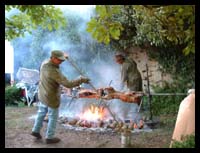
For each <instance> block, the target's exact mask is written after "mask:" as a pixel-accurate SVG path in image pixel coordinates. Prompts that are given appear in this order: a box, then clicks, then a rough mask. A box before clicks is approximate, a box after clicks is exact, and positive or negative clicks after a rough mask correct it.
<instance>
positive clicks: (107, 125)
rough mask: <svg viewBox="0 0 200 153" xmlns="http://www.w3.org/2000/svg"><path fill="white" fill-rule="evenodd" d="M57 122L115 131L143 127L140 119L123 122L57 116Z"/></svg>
mask: <svg viewBox="0 0 200 153" xmlns="http://www.w3.org/2000/svg"><path fill="white" fill-rule="evenodd" d="M58 122H59V123H60V124H66V125H71V126H74V127H86V128H104V129H111V130H113V131H115V132H123V131H124V130H129V131H133V130H134V129H143V127H144V121H143V120H142V119H141V120H139V121H138V122H133V121H130V122H129V123H125V122H122V121H119V122H118V121H115V120H111V119H110V120H109V121H102V120H97V121H95V122H94V121H88V120H83V119H77V118H67V117H63V116H61V117H59V120H58Z"/></svg>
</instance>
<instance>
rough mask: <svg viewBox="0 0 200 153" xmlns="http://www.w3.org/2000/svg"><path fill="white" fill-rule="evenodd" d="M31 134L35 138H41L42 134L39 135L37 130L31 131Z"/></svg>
mask: <svg viewBox="0 0 200 153" xmlns="http://www.w3.org/2000/svg"><path fill="white" fill-rule="evenodd" d="M31 135H32V136H34V137H36V138H37V139H42V136H41V135H40V133H37V132H31Z"/></svg>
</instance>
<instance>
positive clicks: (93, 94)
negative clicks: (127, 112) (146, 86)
mask: <svg viewBox="0 0 200 153" xmlns="http://www.w3.org/2000/svg"><path fill="white" fill-rule="evenodd" d="M78 95H79V98H96V99H99V98H102V99H105V100H110V99H120V100H122V101H123V102H128V103H137V104H138V105H139V104H140V101H141V96H142V93H136V92H134V91H130V92H119V91H115V90H114V88H113V87H107V88H100V89H97V91H94V90H90V89H82V90H80V91H79V92H78Z"/></svg>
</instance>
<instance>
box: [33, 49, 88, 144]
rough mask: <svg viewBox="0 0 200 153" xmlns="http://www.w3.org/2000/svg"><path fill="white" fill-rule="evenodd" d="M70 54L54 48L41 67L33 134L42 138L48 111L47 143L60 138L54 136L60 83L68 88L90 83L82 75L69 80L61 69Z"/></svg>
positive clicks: (54, 141)
mask: <svg viewBox="0 0 200 153" xmlns="http://www.w3.org/2000/svg"><path fill="white" fill-rule="evenodd" d="M67 58H68V56H67V55H66V54H64V52H62V51H59V50H54V51H52V52H51V57H50V59H49V60H47V61H44V62H43V63H42V64H41V67H40V82H39V91H38V98H39V101H40V103H39V110H38V114H37V118H36V120H35V124H34V127H33V129H32V133H31V135H32V136H34V137H36V138H37V139H41V138H42V136H41V135H40V129H41V128H42V123H43V120H44V118H45V116H46V114H47V113H48V125H47V131H46V143H47V144H50V143H57V142H59V141H60V139H59V138H57V137H54V134H55V129H56V123H57V119H58V109H59V105H60V94H61V91H60V85H63V86H65V87H67V88H72V87H76V86H79V85H80V84H82V83H89V81H90V80H89V79H88V78H85V77H80V78H79V79H76V80H68V79H67V77H65V76H64V75H63V74H62V72H61V71H60V69H59V65H60V64H61V63H62V62H63V61H65V59H67Z"/></svg>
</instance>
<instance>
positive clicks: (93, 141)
mask: <svg viewBox="0 0 200 153" xmlns="http://www.w3.org/2000/svg"><path fill="white" fill-rule="evenodd" d="M36 112H37V107H6V108H5V148H122V146H121V135H120V134H119V133H113V132H104V133H103V132H102V133H99V132H95V131H92V132H91V131H75V130H70V129H66V128H65V127H64V126H63V125H62V124H59V123H58V125H57V129H56V136H57V137H59V138H61V142H59V143H57V144H46V143H45V139H44V136H45V130H46V126H47V123H46V122H44V124H43V125H44V126H43V128H42V131H41V135H42V136H43V139H42V140H36V139H35V138H34V137H32V136H31V135H30V133H31V129H32V126H33V124H34V119H30V117H31V116H33V115H36ZM171 136H172V130H168V129H167V128H157V129H153V131H152V132H139V133H132V137H131V146H129V148H168V147H169V144H170V140H171Z"/></svg>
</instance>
